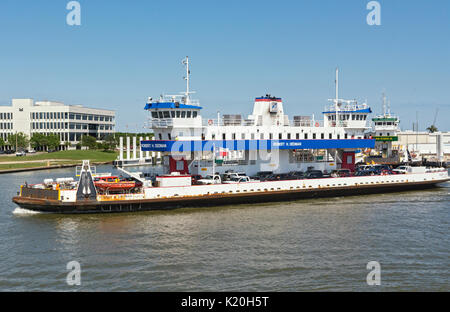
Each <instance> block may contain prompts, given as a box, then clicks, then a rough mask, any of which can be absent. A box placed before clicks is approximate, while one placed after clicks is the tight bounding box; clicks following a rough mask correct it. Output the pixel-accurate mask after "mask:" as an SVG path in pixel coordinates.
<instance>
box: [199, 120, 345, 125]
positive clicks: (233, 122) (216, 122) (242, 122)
mask: <svg viewBox="0 0 450 312" xmlns="http://www.w3.org/2000/svg"><path fill="white" fill-rule="evenodd" d="M202 123H203V126H220V127H223V126H245V127H255V126H261V124H260V123H258V121H257V120H255V119H224V118H220V120H217V119H212V118H210V119H203V121H202ZM340 125H341V127H345V126H346V125H347V123H346V122H344V121H341V122H340ZM281 126H282V125H280V127H281ZM286 126H291V127H323V126H324V122H323V120H288V124H286Z"/></svg>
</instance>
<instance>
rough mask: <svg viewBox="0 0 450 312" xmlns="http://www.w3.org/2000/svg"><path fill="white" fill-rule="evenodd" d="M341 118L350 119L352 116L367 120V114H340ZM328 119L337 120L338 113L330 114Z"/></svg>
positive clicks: (354, 118) (353, 118)
mask: <svg viewBox="0 0 450 312" xmlns="http://www.w3.org/2000/svg"><path fill="white" fill-rule="evenodd" d="M338 116H339V120H350V116H352V117H351V119H352V120H366V119H367V115H365V114H351V115H350V114H338ZM328 120H336V114H333V115H328Z"/></svg>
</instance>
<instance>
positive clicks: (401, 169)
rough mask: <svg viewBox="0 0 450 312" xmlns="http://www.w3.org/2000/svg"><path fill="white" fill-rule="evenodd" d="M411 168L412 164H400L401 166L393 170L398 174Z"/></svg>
mask: <svg viewBox="0 0 450 312" xmlns="http://www.w3.org/2000/svg"><path fill="white" fill-rule="evenodd" d="M409 168H411V167H410V166H400V167H397V168H395V169H393V170H392V172H395V173H397V174H402V173H408V171H409V170H410V169H409Z"/></svg>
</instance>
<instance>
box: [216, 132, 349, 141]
mask: <svg viewBox="0 0 450 312" xmlns="http://www.w3.org/2000/svg"><path fill="white" fill-rule="evenodd" d="M274 138H275V136H274V135H273V133H269V138H268V139H269V140H273V139H274ZM309 138H311V139H313V140H315V139H322V140H324V139H330V140H332V139H338V140H339V139H340V138H341V135H340V134H337V135H336V136H333V134H332V133H328V136H327V137H326V136H325V133H313V134H312V136H309V135H308V133H303V135H302V138H300V133H296V134H295V140H300V139H304V140H308V139H309ZM211 139H212V140H216V135H215V133H213V134H212V135H211ZM228 139H231V140H236V139H237V136H236V133H232V134H231V138H228V137H227V134H226V133H222V140H228ZM240 139H241V140H246V139H247V138H246V135H245V133H241V138H240ZM250 139H251V140H254V139H255V134H254V133H251V135H250ZM259 139H260V140H265V136H264V133H260V135H259ZM293 139H294V136H293V135H292V134H291V133H287V134H286V135H283V133H278V140H293ZM344 139H348V134H347V133H345V134H344Z"/></svg>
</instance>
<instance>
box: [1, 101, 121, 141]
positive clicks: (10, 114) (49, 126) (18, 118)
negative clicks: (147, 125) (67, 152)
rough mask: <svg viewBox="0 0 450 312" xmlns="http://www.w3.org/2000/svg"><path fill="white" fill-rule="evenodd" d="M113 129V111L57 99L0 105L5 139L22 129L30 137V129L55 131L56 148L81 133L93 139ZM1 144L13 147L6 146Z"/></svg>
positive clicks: (2, 130) (33, 130)
mask: <svg viewBox="0 0 450 312" xmlns="http://www.w3.org/2000/svg"><path fill="white" fill-rule="evenodd" d="M114 131H115V112H114V111H113V110H104V109H96V108H88V107H83V106H81V105H66V104H64V103H61V102H51V101H36V102H34V101H33V100H32V99H13V100H12V105H11V106H0V137H1V138H3V140H4V141H7V139H8V135H10V134H15V133H19V132H22V133H24V134H26V135H27V136H28V138H31V137H32V136H33V134H34V133H41V134H45V135H49V134H56V135H58V136H59V138H60V141H61V146H60V149H66V144H65V142H69V143H70V147H68V148H69V149H70V148H74V146H75V145H76V144H77V143H78V142H80V141H81V137H82V136H83V135H90V136H93V137H95V138H96V139H97V140H102V139H104V138H105V137H106V136H107V135H109V134H113V133H114ZM5 148H13V147H8V146H6V147H5Z"/></svg>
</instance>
